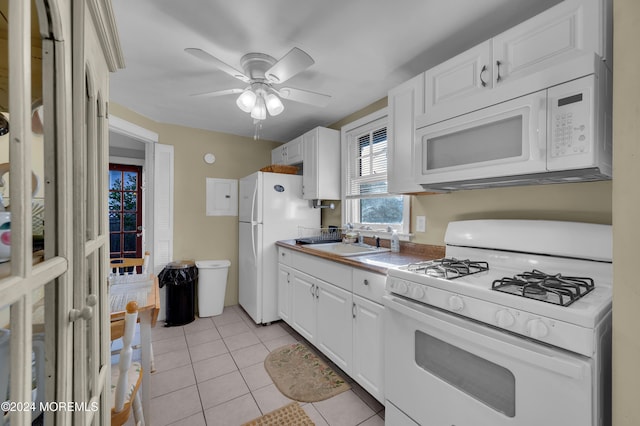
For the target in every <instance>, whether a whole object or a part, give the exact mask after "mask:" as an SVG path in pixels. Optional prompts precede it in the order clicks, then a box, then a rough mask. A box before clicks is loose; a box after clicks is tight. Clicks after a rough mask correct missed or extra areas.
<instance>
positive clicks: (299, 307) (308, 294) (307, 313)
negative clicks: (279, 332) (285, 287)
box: [289, 271, 318, 343]
mask: <svg viewBox="0 0 640 426" xmlns="http://www.w3.org/2000/svg"><path fill="white" fill-rule="evenodd" d="M317 281H318V280H317V279H315V278H313V277H311V276H309V275H307V274H304V273H302V272H299V271H295V272H294V274H293V281H292V285H291V322H290V323H289V325H290V326H291V327H293V329H294V330H296V331H297V332H298V333H300V335H301V336H302V337H304V338H305V339H307V340H308V341H309V342H311V343H315V340H316V324H317V321H316V311H317V309H316V296H315V293H316V282H317Z"/></svg>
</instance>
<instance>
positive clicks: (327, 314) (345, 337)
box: [278, 248, 385, 403]
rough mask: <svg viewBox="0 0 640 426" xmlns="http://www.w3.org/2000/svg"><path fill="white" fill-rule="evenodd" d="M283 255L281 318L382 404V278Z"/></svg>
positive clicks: (287, 253) (304, 257)
mask: <svg viewBox="0 0 640 426" xmlns="http://www.w3.org/2000/svg"><path fill="white" fill-rule="evenodd" d="M279 250H280V252H281V253H285V255H284V256H283V255H281V256H278V257H279V259H280V263H279V265H278V292H279V293H278V312H279V314H280V317H281V318H282V319H283V320H284V321H285V322H286V323H287V324H289V325H290V326H291V327H292V328H293V329H294V330H296V331H297V332H298V333H300V335H301V336H302V337H304V338H305V339H306V340H307V341H309V342H310V343H311V344H313V345H314V346H315V347H316V348H317V349H318V350H320V351H321V352H322V353H323V354H325V355H326V356H327V357H328V358H329V359H330V360H331V361H333V362H334V363H335V364H336V365H337V366H338V367H340V368H341V369H342V371H343V372H345V373H346V374H349V375H350V376H351V377H352V378H353V379H354V380H355V381H356V382H358V383H359V384H360V385H361V386H362V387H363V388H364V389H365V390H367V391H368V392H369V393H370V394H371V395H372V396H374V397H375V398H376V399H377V400H378V401H380V402H382V403H384V382H383V378H384V370H383V368H384V359H383V357H384V348H383V330H384V324H383V312H384V306H383V305H382V304H381V297H382V294H383V293H384V281H385V277H384V275H380V274H375V273H372V272H367V271H363V270H360V269H356V268H351V267H348V266H345V265H342V264H339V263H336V262H333V261H330V260H324V259H321V258H318V257H315V256H311V255H307V254H301V253H297V252H296V253H292V252H291V251H290V250H287V249H283V248H280V249H279ZM314 275H315V276H314Z"/></svg>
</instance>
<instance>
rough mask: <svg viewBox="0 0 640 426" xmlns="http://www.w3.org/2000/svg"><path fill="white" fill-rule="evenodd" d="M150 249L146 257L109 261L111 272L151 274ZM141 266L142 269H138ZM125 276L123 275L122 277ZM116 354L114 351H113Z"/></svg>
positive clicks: (154, 365)
mask: <svg viewBox="0 0 640 426" xmlns="http://www.w3.org/2000/svg"><path fill="white" fill-rule="evenodd" d="M149 256H150V253H149V252H148V251H145V252H144V257H141V258H140V257H116V258H112V259H110V261H109V267H110V268H111V272H112V273H113V274H116V275H149ZM138 268H140V270H138ZM121 278H123V277H121ZM133 349H140V345H135V346H133ZM111 354H112V355H113V354H114V351H112V352H111ZM155 371H156V364H155V361H154V357H153V346H152V347H151V372H152V373H153V372H155Z"/></svg>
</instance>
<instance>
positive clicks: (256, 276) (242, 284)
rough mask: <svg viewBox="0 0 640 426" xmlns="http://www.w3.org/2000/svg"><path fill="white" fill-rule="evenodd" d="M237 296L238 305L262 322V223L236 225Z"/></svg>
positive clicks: (255, 319)
mask: <svg viewBox="0 0 640 426" xmlns="http://www.w3.org/2000/svg"><path fill="white" fill-rule="evenodd" d="M238 229H239V231H238V233H239V242H238V243H239V250H238V270H239V275H238V279H239V282H238V293H239V294H238V297H239V302H240V306H242V307H243V308H244V310H245V311H246V312H247V313H248V314H249V316H250V317H251V318H252V319H253V320H254V321H255V322H256V323H261V322H262V294H263V288H262V282H263V270H262V261H261V260H262V225H261V224H253V225H252V224H251V223H247V222H240V223H239V225H238Z"/></svg>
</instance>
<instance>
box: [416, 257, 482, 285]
mask: <svg viewBox="0 0 640 426" xmlns="http://www.w3.org/2000/svg"><path fill="white" fill-rule="evenodd" d="M407 270H409V271H411V272H417V273H423V274H425V275H429V276H432V277H436V278H445V279H447V280H453V279H455V278H459V277H464V276H466V275H471V274H475V273H478V272H482V271H488V270H489V264H488V263H487V262H483V261H476V260H469V259H466V260H460V259H456V258H453V257H452V258H447V257H445V258H442V259H437V260H431V261H428V262H419V263H412V264H410V265H409V266H408V267H407Z"/></svg>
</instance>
